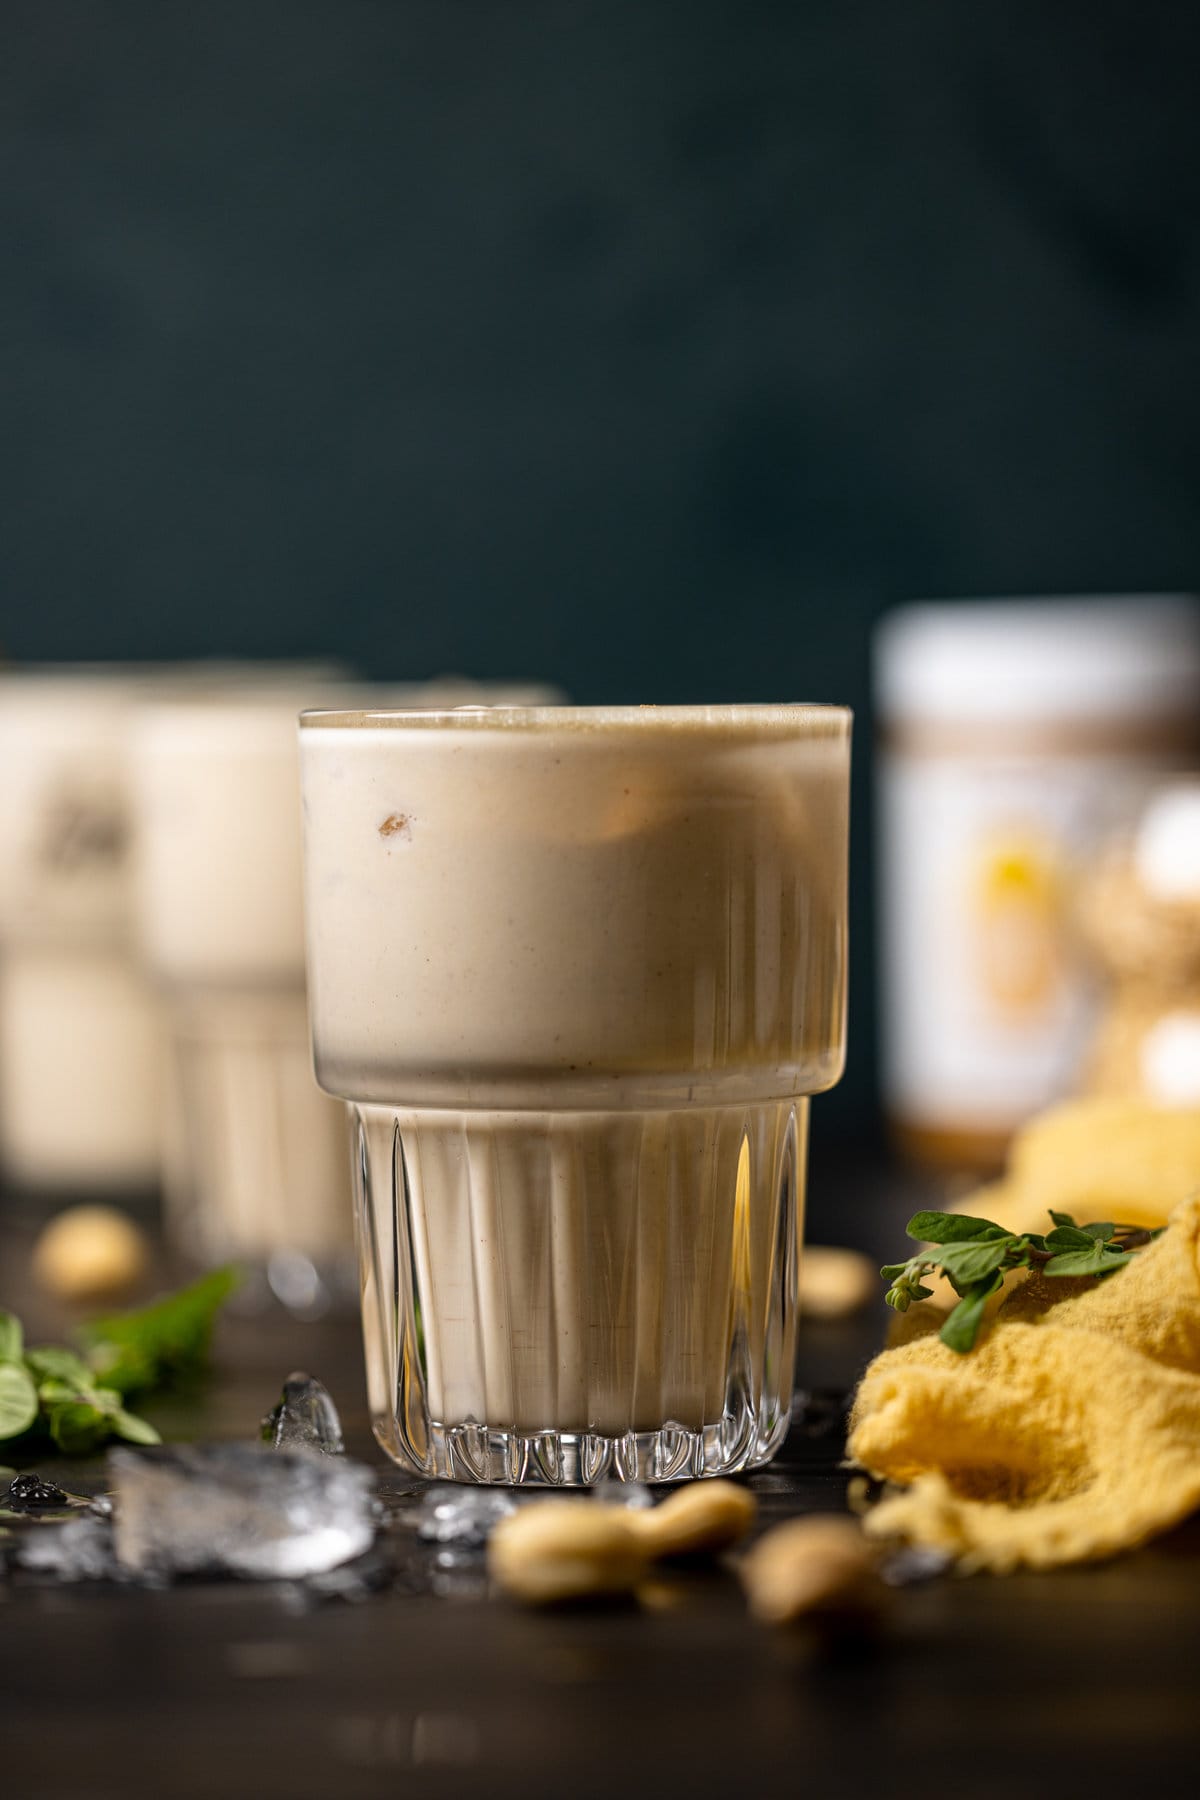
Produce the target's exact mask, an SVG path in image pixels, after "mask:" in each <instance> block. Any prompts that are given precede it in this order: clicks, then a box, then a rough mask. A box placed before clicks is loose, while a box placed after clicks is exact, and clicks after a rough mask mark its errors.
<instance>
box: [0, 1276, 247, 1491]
mask: <svg viewBox="0 0 1200 1800" xmlns="http://www.w3.org/2000/svg"><path fill="white" fill-rule="evenodd" d="M237 1282H238V1274H237V1271H236V1270H235V1269H216V1270H214V1271H213V1272H212V1273H211V1274H209V1275H204V1276H202V1277H201V1279H200V1280H199V1281H196V1282H193V1283H192V1284H191V1285H190V1286H189V1287H185V1288H181V1289H180V1290H179V1292H178V1293H174V1294H168V1295H166V1296H165V1298H163V1299H161V1300H156V1301H155V1302H153V1304H152V1305H150V1306H145V1307H140V1308H138V1309H137V1310H136V1311H134V1312H126V1313H116V1314H114V1315H113V1316H112V1317H111V1318H107V1319H98V1320H96V1321H95V1322H94V1323H93V1324H91V1325H88V1326H86V1327H85V1328H84V1330H83V1332H82V1333H81V1334H80V1335H81V1337H82V1340H83V1353H82V1354H81V1353H80V1352H79V1351H77V1350H72V1349H69V1348H68V1347H67V1346H66V1345H62V1344H44V1345H40V1346H37V1347H35V1348H27V1347H26V1344H25V1333H24V1329H23V1327H22V1325H21V1321H20V1319H18V1318H17V1316H16V1314H15V1313H10V1312H0V1441H3V1440H6V1439H12V1438H21V1437H25V1436H35V1435H36V1436H41V1437H48V1438H49V1439H50V1440H51V1442H52V1443H54V1444H55V1445H56V1446H57V1448H58V1449H59V1450H61V1451H62V1452H63V1453H64V1454H65V1455H67V1456H90V1455H91V1454H92V1452H93V1451H95V1450H98V1449H99V1448H100V1447H101V1445H103V1444H105V1443H107V1441H108V1440H109V1438H113V1437H117V1438H123V1439H125V1441H126V1442H127V1443H131V1444H157V1443H158V1441H159V1437H158V1433H157V1431H156V1430H155V1429H154V1427H153V1425H151V1424H149V1423H148V1422H147V1421H146V1420H145V1419H143V1418H140V1417H139V1416H138V1415H137V1414H136V1413H133V1412H130V1411H129V1410H128V1408H127V1407H126V1405H125V1400H126V1398H127V1397H128V1396H129V1395H131V1394H139V1393H147V1392H150V1391H152V1390H153V1389H156V1388H162V1387H166V1386H168V1385H170V1384H171V1383H172V1382H175V1381H178V1380H180V1379H182V1378H183V1377H185V1376H188V1375H191V1374H194V1373H195V1372H197V1371H198V1370H199V1369H200V1368H201V1367H203V1364H204V1362H205V1360H206V1358H207V1355H208V1347H209V1342H210V1339H211V1337H212V1328H213V1323H214V1321H215V1319H216V1316H217V1313H218V1311H219V1310H220V1308H221V1306H222V1305H223V1303H224V1302H225V1301H226V1300H227V1299H228V1297H229V1295H230V1294H231V1293H232V1292H233V1290H234V1288H235V1287H236V1286H237Z"/></svg>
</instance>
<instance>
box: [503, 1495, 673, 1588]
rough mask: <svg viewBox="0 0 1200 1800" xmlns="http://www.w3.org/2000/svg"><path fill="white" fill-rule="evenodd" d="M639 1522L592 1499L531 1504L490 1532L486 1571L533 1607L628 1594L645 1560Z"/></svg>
mask: <svg viewBox="0 0 1200 1800" xmlns="http://www.w3.org/2000/svg"><path fill="white" fill-rule="evenodd" d="M637 1517H638V1515H637V1514H636V1513H633V1512H630V1511H629V1510H628V1509H627V1508H625V1507H622V1506H603V1505H600V1506H598V1505H597V1504H596V1503H595V1501H592V1500H582V1499H580V1500H542V1501H534V1502H532V1503H531V1504H529V1505H528V1506H522V1507H521V1508H520V1509H519V1511H517V1512H515V1513H512V1514H510V1516H509V1517H508V1518H507V1519H501V1521H500V1523H499V1524H498V1525H497V1526H496V1527H495V1529H494V1530H493V1532H492V1535H491V1537H490V1538H489V1540H488V1568H489V1570H490V1571H491V1573H492V1575H493V1577H494V1578H495V1580H496V1581H497V1582H498V1583H499V1585H500V1586H501V1587H502V1588H504V1589H505V1591H506V1592H507V1593H510V1594H512V1595H514V1596H515V1598H516V1599H518V1600H525V1601H528V1602H529V1604H530V1605H533V1606H552V1605H554V1604H555V1603H556V1602H558V1601H561V1600H578V1599H583V1598H585V1597H587V1596H589V1595H592V1594H621V1593H626V1592H629V1591H631V1590H632V1589H634V1588H636V1587H637V1585H638V1583H639V1582H640V1581H641V1579H642V1577H643V1575H644V1574H645V1573H646V1566H647V1562H648V1560H649V1552H648V1551H647V1549H646V1547H645V1546H644V1545H643V1543H642V1535H641V1532H640V1531H639V1529H638V1525H637V1522H636V1521H637Z"/></svg>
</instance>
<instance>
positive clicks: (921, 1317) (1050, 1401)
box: [849, 1199, 1200, 1573]
mask: <svg viewBox="0 0 1200 1800" xmlns="http://www.w3.org/2000/svg"><path fill="white" fill-rule="evenodd" d="M944 1317H945V1314H944V1313H942V1312H940V1311H939V1310H938V1309H937V1308H935V1307H932V1306H928V1305H926V1306H918V1307H914V1308H913V1309H912V1312H911V1313H910V1314H909V1315H908V1317H907V1319H906V1320H905V1326H906V1335H907V1337H908V1340H909V1341H907V1342H905V1343H901V1344H899V1345H897V1346H896V1347H895V1348H892V1349H889V1350H885V1351H884V1352H883V1353H882V1355H880V1356H878V1357H876V1359H875V1361H874V1362H873V1363H872V1364H871V1366H870V1367H869V1368H868V1370H867V1372H866V1374H865V1375H864V1377H863V1380H862V1383H861V1385H860V1387H859V1390H858V1394H857V1396H856V1400H855V1406H854V1415H853V1420H852V1428H851V1436H850V1442H849V1452H850V1455H851V1457H852V1458H853V1460H854V1461H855V1462H857V1463H860V1464H861V1465H862V1466H863V1467H864V1468H866V1469H868V1470H870V1471H871V1473H872V1474H874V1475H877V1476H881V1477H885V1478H886V1479H888V1480H890V1481H894V1482H903V1483H908V1484H911V1485H909V1486H908V1489H907V1491H906V1492H904V1493H900V1494H895V1495H892V1496H889V1497H887V1498H885V1499H884V1500H883V1501H881V1502H880V1504H879V1505H878V1506H877V1507H875V1508H874V1510H873V1511H872V1512H871V1513H870V1514H869V1515H868V1517H867V1519H866V1520H865V1525H866V1529H867V1530H868V1532H870V1533H871V1534H872V1535H876V1536H889V1535H893V1534H895V1535H899V1536H901V1537H905V1538H907V1539H909V1540H910V1541H911V1542H914V1543H919V1544H925V1545H930V1546H934V1547H936V1548H939V1549H944V1550H947V1551H949V1552H950V1553H951V1554H952V1555H953V1556H954V1557H955V1558H957V1559H958V1561H959V1562H960V1564H961V1566H962V1567H964V1568H967V1569H971V1568H985V1569H992V1570H995V1571H997V1572H998V1573H1002V1572H1005V1571H1007V1570H1010V1569H1014V1568H1017V1567H1019V1566H1021V1565H1025V1566H1027V1567H1031V1568H1051V1567H1053V1566H1055V1565H1056V1564H1059V1563H1069V1562H1084V1561H1088V1560H1091V1559H1094V1558H1097V1557H1103V1556H1109V1555H1111V1554H1113V1553H1114V1552H1115V1551H1118V1550H1124V1549H1128V1548H1131V1547H1132V1546H1133V1545H1135V1544H1139V1543H1142V1542H1143V1541H1144V1540H1145V1539H1146V1538H1149V1537H1152V1536H1153V1535H1154V1534H1155V1533H1156V1532H1160V1531H1163V1530H1165V1529H1167V1528H1168V1527H1169V1526H1171V1525H1174V1524H1177V1523H1178V1522H1179V1521H1180V1520H1181V1519H1183V1518H1185V1517H1186V1516H1187V1514H1188V1513H1190V1512H1192V1511H1193V1510H1194V1509H1195V1508H1196V1507H1197V1506H1200V1199H1194V1200H1188V1201H1186V1202H1184V1204H1182V1205H1181V1206H1179V1207H1177V1208H1176V1210H1175V1212H1174V1213H1173V1214H1172V1217H1171V1222H1170V1226H1169V1229H1168V1230H1167V1232H1166V1233H1165V1234H1164V1235H1163V1236H1162V1237H1161V1238H1159V1239H1157V1240H1156V1241H1155V1242H1154V1243H1153V1244H1151V1245H1150V1246H1149V1247H1148V1248H1147V1249H1146V1250H1143V1251H1140V1252H1138V1253H1137V1255H1136V1256H1134V1257H1132V1258H1131V1262H1130V1267H1129V1268H1127V1269H1122V1270H1121V1271H1120V1272H1119V1273H1118V1274H1117V1275H1115V1276H1113V1277H1112V1278H1111V1279H1110V1280H1108V1281H1104V1282H1099V1283H1092V1282H1083V1281H1071V1280H1054V1279H1050V1278H1047V1277H1043V1276H1033V1277H1031V1278H1030V1279H1029V1280H1028V1281H1026V1282H1024V1283H1022V1284H1020V1285H1019V1286H1017V1287H1016V1288H1014V1289H1013V1290H1012V1292H1011V1293H1010V1294H1009V1296H1008V1297H1007V1298H1006V1300H1005V1301H1004V1304H1003V1305H1002V1306H1001V1308H1000V1310H999V1312H998V1313H997V1315H996V1318H995V1322H994V1324H993V1325H992V1326H991V1327H990V1329H989V1330H988V1331H987V1335H986V1336H984V1337H983V1338H981V1340H980V1341H979V1343H978V1344H977V1345H976V1347H975V1349H974V1350H972V1351H970V1352H968V1353H967V1354H966V1355H965V1356H964V1355H959V1354H958V1353H957V1352H955V1351H953V1350H949V1349H947V1348H946V1346H945V1345H944V1344H942V1343H940V1342H939V1341H938V1338H937V1336H936V1333H937V1330H938V1327H939V1325H940V1324H941V1322H942V1320H943V1318H944Z"/></svg>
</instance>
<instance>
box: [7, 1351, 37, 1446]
mask: <svg viewBox="0 0 1200 1800" xmlns="http://www.w3.org/2000/svg"><path fill="white" fill-rule="evenodd" d="M37 1415H38V1397H37V1389H36V1388H35V1387H34V1385H33V1377H32V1376H31V1375H30V1374H29V1371H28V1370H27V1369H25V1368H24V1367H23V1366H22V1365H21V1364H20V1363H14V1362H6V1363H0V1438H14V1437H20V1436H21V1433H22V1432H23V1431H28V1430H29V1427H30V1426H31V1425H32V1424H33V1422H34V1420H35V1419H36V1418H37Z"/></svg>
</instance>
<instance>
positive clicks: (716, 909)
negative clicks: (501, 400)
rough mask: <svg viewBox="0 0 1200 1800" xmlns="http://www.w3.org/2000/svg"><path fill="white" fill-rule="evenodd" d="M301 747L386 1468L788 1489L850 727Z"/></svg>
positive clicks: (686, 729) (326, 1006) (611, 716)
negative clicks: (810, 1119) (711, 1479)
mask: <svg viewBox="0 0 1200 1800" xmlns="http://www.w3.org/2000/svg"><path fill="white" fill-rule="evenodd" d="M302 723H303V729H302V732H301V742H302V773H303V791H304V810H305V839H306V841H305V876H306V905H307V917H308V939H309V995H310V1009H311V1017H312V1026H313V1040H314V1050H315V1059H316V1068H317V1076H318V1079H319V1081H320V1082H321V1085H322V1086H323V1087H325V1088H326V1089H328V1090H329V1091H330V1092H332V1093H336V1094H339V1095H341V1096H342V1097H344V1098H346V1099H348V1100H350V1101H352V1102H353V1103H354V1118H355V1123H356V1129H357V1133H358V1145H359V1148H358V1152H357V1156H356V1164H357V1172H358V1181H359V1186H360V1207H361V1211H360V1228H361V1231H360V1244H361V1250H362V1256H363V1275H364V1282H365V1287H366V1294H365V1327H366V1340H367V1352H368V1372H369V1379H370V1387H371V1399H372V1407H373V1411H374V1413H375V1417H376V1424H377V1429H378V1430H379V1433H380V1436H381V1440H382V1441H383V1442H384V1444H385V1446H386V1447H387V1448H388V1449H390V1450H391V1451H392V1452H393V1453H394V1454H396V1455H397V1456H399V1457H401V1458H402V1459H403V1460H406V1461H409V1462H411V1463H414V1464H415V1465H416V1466H417V1467H419V1468H421V1469H423V1470H424V1471H425V1472H428V1473H435V1472H436V1473H442V1474H448V1475H451V1476H457V1477H458V1478H460V1479H482V1480H517V1479H523V1480H541V1481H555V1482H558V1481H586V1480H591V1479H594V1478H595V1477H596V1476H597V1475H598V1474H599V1473H602V1472H603V1471H604V1470H605V1469H612V1470H615V1471H616V1472H618V1473H621V1474H623V1475H632V1474H637V1473H640V1474H641V1475H642V1476H643V1477H649V1478H650V1479H670V1478H672V1477H674V1476H678V1475H681V1474H688V1473H692V1474H701V1473H716V1472H718V1471H719V1470H721V1469H730V1468H737V1467H744V1466H747V1465H750V1464H753V1463H755V1462H760V1461H763V1460H765V1459H766V1458H767V1457H768V1456H770V1455H771V1454H772V1452H773V1450H774V1449H775V1448H776V1447H777V1445H778V1443H779V1442H780V1441H781V1438H782V1435H783V1432H784V1430H785V1429H786V1422H787V1407H788V1400H789V1397H790V1391H791V1381H792V1370H791V1362H792V1349H793V1334H794V1323H795V1274H796V1262H797V1256H798V1242H799V1230H800V1219H801V1212H802V1207H801V1196H802V1189H803V1170H804V1137H805V1129H806V1123H807V1096H809V1095H811V1094H813V1093H817V1092H820V1091H821V1090H823V1089H825V1088H827V1087H829V1086H831V1085H832V1083H833V1082H834V1081H835V1080H836V1079H837V1077H838V1075H839V1073H840V1070H841V1063H842V1055H843V1037H844V995H845V957H846V943H845V900H846V893H845V889H846V843H847V776H848V761H849V729H850V721H849V715H848V714H847V713H845V712H844V711H842V710H840V709H837V708H822V707H803V706H795V707H713V708H629V709H626V708H614V709H596V710H588V709H570V708H537V709H527V710H514V709H495V710H491V711H489V710H485V709H466V710H463V711H459V712H448V713H446V712H443V713H426V714H419V713H412V714H403V713H391V714H374V715H372V714H364V713H357V714H324V715H319V714H318V715H308V716H306V718H305V719H304V721H303V722H302ZM397 1295H399V1305H398V1306H397Z"/></svg>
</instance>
